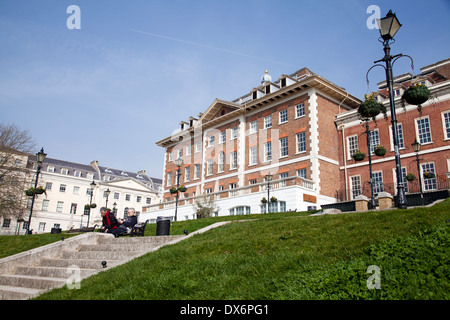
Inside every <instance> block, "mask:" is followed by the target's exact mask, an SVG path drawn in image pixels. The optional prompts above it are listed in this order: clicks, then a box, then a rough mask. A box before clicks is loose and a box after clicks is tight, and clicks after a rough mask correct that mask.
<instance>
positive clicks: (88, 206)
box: [84, 203, 97, 210]
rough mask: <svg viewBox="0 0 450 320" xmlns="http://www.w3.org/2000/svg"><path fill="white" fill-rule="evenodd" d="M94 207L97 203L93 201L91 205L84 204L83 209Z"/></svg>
mask: <svg viewBox="0 0 450 320" xmlns="http://www.w3.org/2000/svg"><path fill="white" fill-rule="evenodd" d="M96 207H97V205H96V204H95V203H93V204H91V205H89V204H86V205H84V210H90V209H91V208H92V209H94V208H96Z"/></svg>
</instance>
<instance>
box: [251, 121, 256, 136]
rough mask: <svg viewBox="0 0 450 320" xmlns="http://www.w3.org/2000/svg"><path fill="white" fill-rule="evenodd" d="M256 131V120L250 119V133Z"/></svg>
mask: <svg viewBox="0 0 450 320" xmlns="http://www.w3.org/2000/svg"><path fill="white" fill-rule="evenodd" d="M257 131H258V121H257V120H255V121H252V122H250V134H252V133H256V132H257Z"/></svg>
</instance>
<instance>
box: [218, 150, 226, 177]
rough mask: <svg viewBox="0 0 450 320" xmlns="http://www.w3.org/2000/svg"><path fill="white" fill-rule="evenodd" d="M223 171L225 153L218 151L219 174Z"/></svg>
mask: <svg viewBox="0 0 450 320" xmlns="http://www.w3.org/2000/svg"><path fill="white" fill-rule="evenodd" d="M224 170H225V153H224V152H223V151H220V153H219V172H223V171H224Z"/></svg>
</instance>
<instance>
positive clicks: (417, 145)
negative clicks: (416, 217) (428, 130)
mask: <svg viewBox="0 0 450 320" xmlns="http://www.w3.org/2000/svg"><path fill="white" fill-rule="evenodd" d="M421 146H422V145H421V144H420V143H419V142H418V141H417V139H414V142H413V143H412V144H411V147H412V148H413V150H414V152H415V153H416V162H417V172H418V174H419V185H420V200H421V202H422V206H423V205H424V204H425V203H424V201H423V189H422V175H421V174H420V159H419V151H420V147H421Z"/></svg>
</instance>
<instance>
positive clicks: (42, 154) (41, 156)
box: [27, 148, 47, 234]
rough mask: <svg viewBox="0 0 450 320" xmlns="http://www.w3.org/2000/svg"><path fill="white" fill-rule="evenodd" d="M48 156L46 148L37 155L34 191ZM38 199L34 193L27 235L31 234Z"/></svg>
mask: <svg viewBox="0 0 450 320" xmlns="http://www.w3.org/2000/svg"><path fill="white" fill-rule="evenodd" d="M46 156H47V154H46V153H45V152H44V148H42V149H41V151H39V152H38V153H36V161H37V165H38V166H37V170H36V179H35V180H34V189H36V188H37V185H38V180H39V174H40V173H41V166H42V163H43V162H44V160H45V157H46ZM35 197H36V193H35V192H33V198H32V200H31V208H30V215H29V217H28V226H27V234H31V232H30V226H31V216H32V215H33V207H34V199H35Z"/></svg>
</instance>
